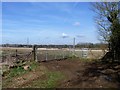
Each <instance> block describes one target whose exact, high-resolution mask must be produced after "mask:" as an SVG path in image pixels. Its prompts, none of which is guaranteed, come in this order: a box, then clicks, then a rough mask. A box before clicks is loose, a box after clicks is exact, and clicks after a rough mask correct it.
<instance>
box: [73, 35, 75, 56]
mask: <svg viewBox="0 0 120 90" xmlns="http://www.w3.org/2000/svg"><path fill="white" fill-rule="evenodd" d="M73 55H75V37H74V38H73Z"/></svg>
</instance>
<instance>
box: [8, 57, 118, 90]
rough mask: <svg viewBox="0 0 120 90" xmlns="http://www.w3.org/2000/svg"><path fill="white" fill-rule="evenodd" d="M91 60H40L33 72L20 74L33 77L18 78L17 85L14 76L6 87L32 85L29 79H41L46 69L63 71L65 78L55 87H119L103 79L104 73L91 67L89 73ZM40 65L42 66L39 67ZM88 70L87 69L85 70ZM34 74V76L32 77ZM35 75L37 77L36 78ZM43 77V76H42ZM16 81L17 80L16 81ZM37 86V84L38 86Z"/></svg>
mask: <svg viewBox="0 0 120 90" xmlns="http://www.w3.org/2000/svg"><path fill="white" fill-rule="evenodd" d="M90 63H91V62H86V61H81V60H78V58H76V59H67V60H60V61H49V62H42V63H40V64H39V67H38V68H37V70H35V71H34V73H32V72H30V73H27V74H26V75H23V76H20V77H22V78H26V77H28V76H29V75H30V76H32V74H33V77H32V79H31V78H27V79H28V80H27V79H26V80H23V79H20V77H17V78H18V79H19V82H20V81H21V82H20V83H19V86H17V85H16V84H15V81H16V77H15V78H14V79H13V82H11V83H10V84H8V87H28V86H30V85H32V82H31V81H38V80H41V79H43V78H42V77H43V76H44V75H42V77H41V72H42V71H44V70H45V69H47V70H48V71H51V72H56V71H59V72H61V73H63V75H64V76H65V78H64V79H63V80H61V81H59V82H57V83H58V86H57V87H62V88H63V87H64V88H119V87H120V83H118V82H116V81H108V80H106V79H105V76H104V75H98V73H95V72H96V71H95V70H92V69H91V73H89V71H90V70H89V69H88V68H89V67H91V64H90ZM41 66H42V68H41ZM93 67H94V65H93ZM87 70H88V71H87ZM92 73H95V74H94V75H93V74H92ZM34 76H35V77H34ZM36 77H37V78H36ZM44 79H45V78H44ZM16 83H17V81H16ZM38 87H39V86H38Z"/></svg>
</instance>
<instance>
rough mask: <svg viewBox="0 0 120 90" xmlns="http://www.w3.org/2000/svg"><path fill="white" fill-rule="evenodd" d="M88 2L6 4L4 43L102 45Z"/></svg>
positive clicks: (4, 6) (3, 25)
mask: <svg viewBox="0 0 120 90" xmlns="http://www.w3.org/2000/svg"><path fill="white" fill-rule="evenodd" d="M90 4H91V3H88V2H59V3H58V2H3V3H2V43H10V44H72V43H73V38H75V39H76V43H78V42H80V43H85V42H91V43H98V42H99V41H98V38H97V37H98V34H97V28H96V26H95V21H94V16H95V13H94V12H93V11H92V10H91V9H90V8H91V5H90Z"/></svg>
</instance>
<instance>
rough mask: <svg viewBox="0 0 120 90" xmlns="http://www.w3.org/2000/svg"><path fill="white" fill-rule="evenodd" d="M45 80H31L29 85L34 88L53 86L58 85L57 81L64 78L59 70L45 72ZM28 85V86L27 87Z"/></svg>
mask: <svg viewBox="0 0 120 90" xmlns="http://www.w3.org/2000/svg"><path fill="white" fill-rule="evenodd" d="M45 75H46V77H45V80H40V79H39V80H36V81H33V82H32V83H31V84H30V85H29V86H30V87H35V88H55V87H57V85H58V83H57V82H58V81H59V80H62V79H63V78H64V75H63V74H62V73H61V72H46V73H45ZM29 86H28V87H29Z"/></svg>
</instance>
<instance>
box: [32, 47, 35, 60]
mask: <svg viewBox="0 0 120 90" xmlns="http://www.w3.org/2000/svg"><path fill="white" fill-rule="evenodd" d="M32 54H33V60H34V61H35V60H36V45H33V51H32Z"/></svg>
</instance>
